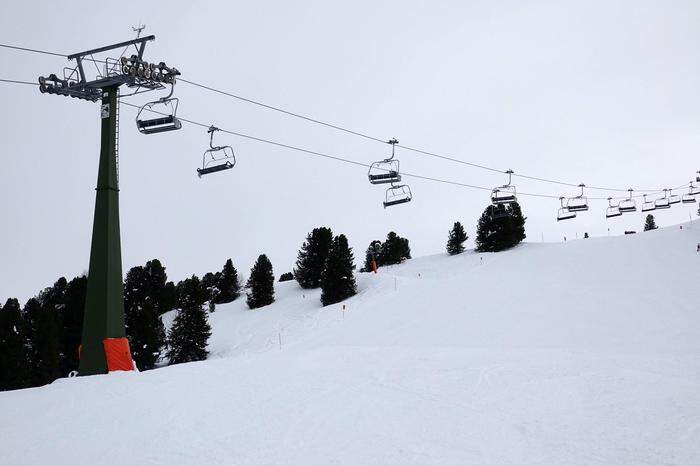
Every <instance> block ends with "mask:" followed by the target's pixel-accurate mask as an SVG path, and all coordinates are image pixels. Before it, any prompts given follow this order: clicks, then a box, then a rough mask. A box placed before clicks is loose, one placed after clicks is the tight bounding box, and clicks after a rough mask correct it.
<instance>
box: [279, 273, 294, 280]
mask: <svg viewBox="0 0 700 466" xmlns="http://www.w3.org/2000/svg"><path fill="white" fill-rule="evenodd" d="M291 280H294V274H293V273H292V272H284V273H283V274H282V275H280V280H279V281H280V282H288V281H291Z"/></svg>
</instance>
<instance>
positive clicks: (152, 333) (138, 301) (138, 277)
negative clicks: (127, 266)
mask: <svg viewBox="0 0 700 466" xmlns="http://www.w3.org/2000/svg"><path fill="white" fill-rule="evenodd" d="M166 280H167V276H166V275H165V269H163V267H162V265H161V264H160V262H159V261H157V260H156V261H149V262H148V263H147V264H146V267H141V266H138V267H133V268H132V269H131V270H129V272H128V273H127V274H126V280H125V282H124V314H125V316H124V317H125V324H126V335H127V337H128V338H129V346H130V348H131V355H132V357H133V359H134V362H135V363H136V367H138V368H139V369H140V370H148V369H153V368H154V367H155V365H156V363H157V362H158V360H159V359H160V355H161V353H162V350H163V348H164V346H165V343H166V340H165V326H164V325H163V321H162V320H161V318H160V310H159V306H160V297H161V296H162V292H163V289H164V288H165V283H166Z"/></svg>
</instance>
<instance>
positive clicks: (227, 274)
mask: <svg viewBox="0 0 700 466" xmlns="http://www.w3.org/2000/svg"><path fill="white" fill-rule="evenodd" d="M216 287H217V289H218V293H217V295H216V300H215V302H216V304H224V303H230V302H231V301H233V300H235V299H236V298H238V296H239V295H240V292H241V286H240V284H239V283H238V271H237V270H236V268H235V267H234V266H233V261H232V260H231V259H228V260H227V261H226V263H225V264H224V268H223V270H222V271H221V274H220V275H219V277H218V281H217V284H216Z"/></svg>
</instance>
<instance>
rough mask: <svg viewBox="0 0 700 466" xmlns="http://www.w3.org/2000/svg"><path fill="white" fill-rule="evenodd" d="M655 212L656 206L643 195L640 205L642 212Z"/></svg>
mask: <svg viewBox="0 0 700 466" xmlns="http://www.w3.org/2000/svg"><path fill="white" fill-rule="evenodd" d="M652 210H656V204H654V201H647V195H646V194H644V202H643V203H642V212H649V211H652Z"/></svg>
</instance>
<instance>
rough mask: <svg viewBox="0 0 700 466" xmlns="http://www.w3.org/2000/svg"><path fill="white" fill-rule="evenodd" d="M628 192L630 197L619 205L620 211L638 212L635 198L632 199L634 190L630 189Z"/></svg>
mask: <svg viewBox="0 0 700 466" xmlns="http://www.w3.org/2000/svg"><path fill="white" fill-rule="evenodd" d="M627 191H629V197H628V198H627V199H623V200H621V201H620V203H619V204H618V209H619V211H620V213H626V212H636V211H637V203H636V202H635V200H634V198H633V197H632V190H631V189H628V190H627ZM611 205H612V204H611Z"/></svg>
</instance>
